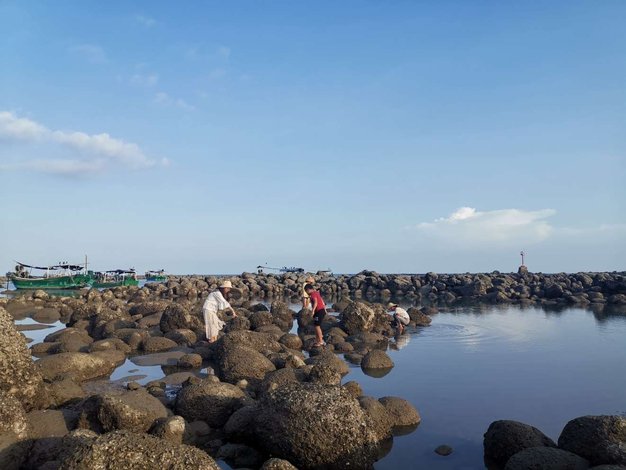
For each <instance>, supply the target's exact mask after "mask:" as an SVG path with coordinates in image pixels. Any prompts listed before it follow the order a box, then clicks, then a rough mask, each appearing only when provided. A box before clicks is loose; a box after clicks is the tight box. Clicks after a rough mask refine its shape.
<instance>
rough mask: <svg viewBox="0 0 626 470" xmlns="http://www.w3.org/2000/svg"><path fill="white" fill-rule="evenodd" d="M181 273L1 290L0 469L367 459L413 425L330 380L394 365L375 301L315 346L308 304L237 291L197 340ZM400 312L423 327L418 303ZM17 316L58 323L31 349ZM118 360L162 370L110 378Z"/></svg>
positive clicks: (330, 324) (391, 400)
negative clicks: (219, 324)
mask: <svg viewBox="0 0 626 470" xmlns="http://www.w3.org/2000/svg"><path fill="white" fill-rule="evenodd" d="M194 282H200V281H193V282H192V281H190V280H182V282H181V283H180V284H178V287H176V286H174V285H172V284H170V287H168V285H167V284H164V285H162V286H161V287H150V288H141V289H140V288H130V289H112V290H105V291H102V292H100V291H97V290H90V291H87V292H85V293H84V294H83V295H82V296H80V297H78V298H71V297H51V296H49V295H48V294H46V293H45V292H34V293H32V294H30V295H27V296H21V297H15V298H11V299H6V298H5V299H0V306H1V307H0V323H1V325H0V326H2V329H1V332H0V352H1V353H2V356H1V357H0V361H1V363H2V366H3V367H2V371H0V379H1V380H0V401H1V402H2V405H3V406H2V409H3V411H2V413H3V416H2V420H1V421H2V422H3V423H4V424H3V425H2V426H1V427H0V467H1V468H9V469H11V468H24V469H35V468H45V469H87V468H99V467H103V466H106V465H107V462H111V461H112V462H115V465H118V466H119V467H126V468H129V469H152V468H155V469H156V468H163V467H167V468H173V469H176V468H181V469H182V468H201V469H203V468H206V469H211V468H217V465H216V462H215V461H216V460H217V459H223V460H226V461H227V462H228V463H229V464H230V465H231V466H232V467H234V468H242V467H245V468H296V467H297V468H301V469H317V468H343V467H350V468H370V467H372V466H373V464H374V462H375V461H376V460H377V459H379V458H380V457H381V455H382V453H383V449H389V448H390V447H389V443H390V442H391V441H392V439H393V436H394V434H396V433H399V432H401V433H406V432H410V431H411V430H413V429H415V427H416V426H417V425H418V424H419V422H420V419H421V418H420V415H419V413H418V412H417V410H416V409H415V408H414V407H413V405H412V404H410V403H408V402H407V401H406V400H403V399H402V398H400V397H380V398H374V397H368V396H365V395H364V394H363V392H362V390H361V387H360V386H359V385H358V384H357V383H356V382H348V383H342V382H343V377H344V376H345V375H346V374H347V373H348V372H349V367H348V364H347V363H346V361H345V360H349V361H351V362H355V363H361V362H363V364H362V367H363V369H364V370H365V371H375V373H376V374H379V373H380V371H381V370H383V371H384V370H387V371H388V370H389V369H390V368H392V367H393V361H392V360H391V358H390V357H389V356H388V355H387V353H386V352H385V351H386V349H387V347H388V340H389V337H390V336H391V335H393V333H394V331H393V328H392V326H391V317H390V316H389V315H388V314H387V313H386V311H385V307H384V306H383V305H381V304H373V303H368V302H361V301H355V302H353V301H348V300H345V299H344V300H343V301H341V302H337V304H336V310H337V312H338V314H337V315H328V316H327V317H326V318H325V320H324V322H323V325H322V329H323V331H324V335H325V338H326V341H327V343H328V344H327V346H326V347H325V348H319V347H314V344H315V332H314V328H313V326H312V314H311V312H310V311H306V310H304V311H300V312H295V311H292V310H290V309H289V308H288V305H287V304H285V303H284V302H282V301H279V300H275V301H273V302H272V303H271V305H269V306H266V305H265V304H260V303H257V304H254V303H251V302H249V301H247V300H246V299H245V298H243V297H242V298H241V299H240V300H239V301H238V302H236V305H237V307H236V310H237V312H238V317H237V318H231V317H229V316H228V315H227V314H226V313H225V312H221V313H220V315H221V316H222V318H223V319H224V320H225V321H226V327H225V329H224V332H223V333H222V334H221V335H220V338H219V340H218V341H217V342H216V343H213V344H209V343H207V342H206V341H204V339H203V324H202V318H201V305H202V301H203V295H204V290H196V291H195V292H194V295H189V293H190V291H186V294H185V295H181V294H182V293H183V291H182V290H177V289H181V287H180V286H182V285H185V286H187V287H185V289H187V288H188V287H189V286H193V285H194ZM203 282H205V281H203ZM187 283H188V284H187ZM196 285H198V284H196ZM206 287H207V288H210V287H211V284H209V283H207V286H206ZM192 288H193V289H195V287H192ZM170 289H174V290H175V291H176V294H175V295H174V293H173V292H170ZM410 315H411V319H412V321H413V322H414V323H415V324H417V323H418V322H419V324H422V325H427V324H428V323H429V322H430V318H429V317H428V315H426V313H425V311H424V310H419V309H416V308H413V309H411V310H410ZM24 317H30V318H33V319H39V321H44V322H46V323H54V322H57V323H55V324H57V325H58V322H60V323H62V324H63V325H64V327H62V328H59V329H57V330H56V331H54V332H53V333H51V334H48V335H47V336H46V337H45V338H44V340H43V341H42V342H39V343H34V344H32V346H31V348H30V351H28V349H27V346H26V341H25V338H24V337H23V335H21V334H20V333H19V332H18V331H17V330H16V328H15V326H14V324H13V320H14V319H18V318H24ZM295 321H297V322H298V325H299V328H298V334H294V333H291V331H292V326H293V324H294V322H295ZM27 333H28V332H27ZM31 353H32V355H33V356H35V358H36V360H33V358H31ZM125 361H132V362H133V363H135V364H158V365H161V366H162V371H163V377H161V378H158V379H157V380H153V381H151V382H148V383H147V384H146V385H143V386H142V385H140V384H139V383H136V382H133V381H132V380H131V379H128V381H127V382H125V383H119V382H117V383H107V382H106V379H107V378H108V377H109V376H110V374H111V373H112V372H113V371H114V370H115V369H116V367H118V366H119V365H120V364H122V363H124V362H125ZM202 368H206V370H208V371H209V373H208V374H207V373H201V369H202ZM103 384H105V385H107V386H103ZM172 384H174V385H176V386H177V387H178V388H171V385H172ZM96 385H97V386H96ZM168 387H170V388H168ZM166 391H167V393H166ZM294 466H295V467H294Z"/></svg>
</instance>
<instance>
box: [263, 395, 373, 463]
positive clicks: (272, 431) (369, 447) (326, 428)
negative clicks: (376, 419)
mask: <svg viewBox="0 0 626 470" xmlns="http://www.w3.org/2000/svg"><path fill="white" fill-rule="evenodd" d="M254 433H255V436H256V439H255V444H256V445H257V446H259V447H261V448H263V449H264V450H265V451H266V452H268V453H269V454H271V455H274V456H276V457H280V458H284V459H287V460H288V461H290V462H292V463H293V464H294V465H295V466H296V467H298V468H303V469H308V468H346V467H350V468H362V469H367V468H371V466H372V465H373V463H374V461H375V460H376V458H377V448H378V442H379V438H378V436H377V435H376V433H375V432H374V431H373V429H372V421H371V417H370V416H369V414H367V413H366V412H364V411H363V409H362V408H361V407H360V406H359V402H358V401H357V400H356V399H355V398H354V397H352V396H351V395H350V394H349V393H348V392H347V391H346V390H344V389H343V388H341V387H339V386H324V385H316V384H292V385H286V386H284V387H281V388H278V389H276V390H274V391H271V392H269V393H267V394H265V395H263V397H262V398H261V402H260V404H259V406H258V408H257V413H255V414H254Z"/></svg>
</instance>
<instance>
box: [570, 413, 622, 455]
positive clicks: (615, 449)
mask: <svg viewBox="0 0 626 470" xmlns="http://www.w3.org/2000/svg"><path fill="white" fill-rule="evenodd" d="M559 447H560V448H561V449H564V450H567V451H570V452H573V453H575V454H577V455H580V456H581V457H584V458H585V459H587V460H589V462H590V463H591V465H601V464H616V465H626V417H623V416H581V417H580V418H576V419H573V420H571V421H570V422H569V423H567V424H566V425H565V428H563V431H562V432H561V435H560V436H559Z"/></svg>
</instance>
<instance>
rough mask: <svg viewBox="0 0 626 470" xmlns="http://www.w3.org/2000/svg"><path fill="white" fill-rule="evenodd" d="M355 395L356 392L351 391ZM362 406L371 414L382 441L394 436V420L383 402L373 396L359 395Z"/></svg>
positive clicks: (374, 426)
mask: <svg viewBox="0 0 626 470" xmlns="http://www.w3.org/2000/svg"><path fill="white" fill-rule="evenodd" d="M351 395H353V396H354V394H352V393H351ZM357 399H358V400H359V404H360V405H361V408H363V410H364V411H365V412H366V413H368V414H369V415H370V417H371V418H372V423H373V428H372V429H373V430H374V431H375V432H376V434H377V435H378V438H379V439H380V440H381V441H382V440H384V439H388V438H390V437H391V436H392V432H391V431H392V428H393V425H394V423H393V421H392V419H391V416H390V414H389V413H388V412H387V409H386V408H385V407H384V406H383V404H382V403H381V402H379V401H378V400H376V399H375V398H372V397H367V396H359V397H358V398H357Z"/></svg>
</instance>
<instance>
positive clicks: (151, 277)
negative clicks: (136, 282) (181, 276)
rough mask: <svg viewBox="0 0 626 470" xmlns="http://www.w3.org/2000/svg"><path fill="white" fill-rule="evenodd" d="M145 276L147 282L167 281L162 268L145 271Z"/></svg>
mask: <svg viewBox="0 0 626 470" xmlns="http://www.w3.org/2000/svg"><path fill="white" fill-rule="evenodd" d="M145 277H146V281H148V282H160V281H167V274H165V270H164V269H160V270H158V271H146V275H145Z"/></svg>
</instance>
